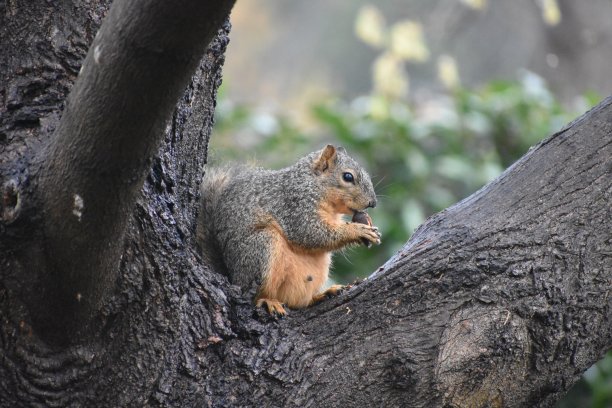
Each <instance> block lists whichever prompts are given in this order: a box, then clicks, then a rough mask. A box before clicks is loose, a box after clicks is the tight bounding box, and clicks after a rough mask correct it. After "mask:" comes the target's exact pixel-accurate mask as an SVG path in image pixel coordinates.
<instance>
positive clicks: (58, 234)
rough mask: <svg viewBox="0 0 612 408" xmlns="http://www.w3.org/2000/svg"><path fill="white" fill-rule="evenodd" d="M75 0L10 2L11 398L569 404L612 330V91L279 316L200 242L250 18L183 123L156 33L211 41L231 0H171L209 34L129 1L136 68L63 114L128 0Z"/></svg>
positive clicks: (1, 170)
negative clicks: (210, 165) (245, 291)
mask: <svg viewBox="0 0 612 408" xmlns="http://www.w3.org/2000/svg"><path fill="white" fill-rule="evenodd" d="M57 3H59V4H56V2H51V3H50V4H47V3H44V4H42V3H40V4H39V3H32V4H29V3H27V2H26V3H23V4H22V3H16V2H6V3H0V44H1V47H2V49H1V53H0V55H1V56H2V60H0V78H1V81H0V96H1V97H2V101H3V105H2V106H1V107H0V109H2V110H1V116H0V175H1V177H2V208H1V211H2V212H1V214H2V215H1V216H2V218H1V220H0V221H1V222H0V234H1V235H0V249H1V252H0V348H1V349H2V359H0V406H2V407H13V406H22V405H25V406H31V405H34V406H142V405H161V406H181V407H183V406H185V407H189V406H212V407H226V406H296V407H302V406H339V407H340V406H364V405H366V404H370V405H371V404H374V405H376V406H427V407H430V406H445V405H446V406H466V407H475V406H476V407H478V406H500V407H501V406H504V407H506V406H507V407H514V406H517V407H519V406H550V405H552V404H553V403H554V401H556V400H557V399H558V398H559V397H560V395H562V393H563V391H565V390H567V389H568V388H569V387H570V386H571V385H572V383H573V382H574V381H575V380H576V379H577V378H578V377H579V376H580V374H581V373H582V372H584V371H585V370H586V369H587V368H588V367H589V366H590V365H591V364H593V363H594V362H595V361H596V360H597V359H599V358H600V357H601V356H602V355H603V354H604V353H605V351H607V350H608V349H610V347H611V345H612V321H611V320H612V307H611V306H612V301H611V296H610V289H611V288H612V259H611V258H612V238H611V236H610V230H611V229H612V214H611V209H610V199H611V195H612V177H611V170H612V160H611V157H612V99H611V98H608V99H607V100H605V101H604V102H602V104H600V105H599V106H598V107H597V108H595V109H594V110H592V111H590V112H589V113H587V114H586V115H584V116H583V117H582V118H580V119H579V120H577V121H575V122H574V123H572V124H570V125H569V126H568V127H567V128H565V129H564V130H562V131H561V132H559V133H557V134H555V135H553V136H552V137H551V138H549V139H547V140H546V141H544V142H542V143H541V144H539V145H538V146H536V147H535V148H534V149H532V150H531V151H530V152H529V153H528V154H527V155H526V156H525V157H523V158H522V159H521V160H520V161H519V162H517V163H516V164H515V165H513V166H512V167H511V168H510V169H508V171H506V172H505V173H504V174H503V175H502V176H501V177H500V178H498V179H497V180H495V181H494V182H492V183H491V184H489V185H488V186H486V187H485V188H483V189H482V190H480V191H479V192H477V193H476V194H474V195H472V196H471V197H469V198H468V199H466V200H464V201H462V202H461V203H459V204H457V205H455V206H453V207H451V208H450V209H448V210H446V211H444V212H442V213H440V214H438V215H436V216H434V217H432V218H431V219H429V220H428V221H427V222H426V223H425V224H424V225H423V226H422V227H421V228H420V229H419V230H418V231H417V232H416V233H415V234H414V236H413V237H412V239H411V240H410V241H409V242H408V243H407V244H406V245H405V247H404V248H403V249H402V250H401V251H400V252H399V253H398V254H397V255H396V256H395V257H393V258H392V259H390V260H389V261H388V262H387V263H386V264H385V265H384V266H382V267H381V268H380V269H379V270H378V271H376V272H375V273H374V274H373V275H372V276H370V277H369V278H368V279H367V280H365V281H364V282H363V283H361V284H359V285H356V286H355V287H354V288H353V289H351V290H350V291H348V292H347V293H345V294H343V295H341V296H340V297H338V298H336V299H333V300H329V301H326V302H323V303H322V304H320V305H318V306H316V307H313V308H310V309H306V310H300V311H292V312H290V314H289V316H287V317H286V318H284V319H281V320H275V319H273V318H271V317H269V316H267V315H266V314H265V313H263V312H261V311H259V310H255V309H254V308H253V306H252V302H251V299H245V298H243V297H242V296H241V293H240V290H239V289H238V288H237V287H235V286H232V285H230V284H229V283H228V281H227V279H226V278H225V277H224V276H222V275H220V274H219V273H217V272H216V271H214V270H212V269H211V268H210V267H209V266H208V265H205V264H204V263H203V262H202V260H201V257H200V256H199V254H198V251H197V248H196V243H195V220H196V211H197V201H198V200H199V193H198V184H199V180H200V179H201V176H202V168H203V164H204V163H205V160H206V153H207V151H206V148H207V144H208V137H209V135H210V130H211V126H212V114H213V110H214V101H215V93H216V89H217V87H218V85H219V83H220V68H221V65H222V62H223V53H224V50H225V45H226V43H227V33H228V31H229V25H228V24H224V25H223V26H222V28H221V29H220V31H219V33H218V35H217V36H216V37H215V39H214V40H213V41H212V43H211V44H210V46H209V47H208V50H207V52H206V53H205V54H204V57H203V59H202V60H201V62H200V64H199V66H198V67H197V68H195V73H193V75H192V77H191V83H190V84H189V85H188V86H187V90H186V92H185V94H184V95H183V97H182V98H181V99H180V101H179V102H178V106H177V107H176V109H175V110H174V113H173V114H172V115H171V119H170V121H169V122H168V124H167V125H166V126H165V132H164V124H165V122H164V120H165V118H166V117H168V116H169V115H170V114H171V112H172V106H173V102H168V101H171V100H172V99H173V98H176V96H177V94H176V90H177V89H180V88H181V87H182V86H183V85H181V80H180V78H184V79H183V80H186V78H187V76H188V75H189V72H187V71H181V72H182V73H181V72H178V71H174V70H170V71H168V75H170V76H171V78H165V77H164V76H163V75H162V76H155V75H154V74H153V73H151V78H153V79H150V78H149V79H148V80H147V79H145V80H146V81H151V82H146V83H145V85H143V84H142V83H140V84H139V83H135V82H134V81H137V80H139V79H137V78H134V77H132V78H131V79H130V77H129V75H132V74H130V72H141V73H142V72H147V73H148V72H149V71H147V69H148V68H150V64H151V61H150V60H149V59H148V57H147V55H149V54H148V52H149V51H151V50H152V48H151V47H150V46H149V45H151V44H158V43H161V42H163V41H164V40H168V39H169V38H171V37H172V36H173V35H178V36H183V37H185V42H188V43H190V44H192V43H194V45H193V47H194V48H191V49H197V47H198V45H197V44H195V43H196V42H197V41H205V42H204V44H206V43H208V39H206V38H204V37H205V33H206V32H208V31H211V30H210V27H216V26H218V25H220V22H221V21H222V18H223V16H225V15H226V14H227V10H228V8H229V7H230V6H231V2H211V5H204V6H202V7H203V10H205V12H204V11H202V10H199V11H198V10H196V11H194V10H195V9H194V10H192V9H189V7H191V5H190V2H184V3H181V4H180V5H177V6H176V10H172V13H169V12H168V10H166V11H165V12H163V13H158V14H157V17H156V18H160V19H162V20H163V19H164V18H168V19H170V20H172V19H173V18H176V16H175V15H174V14H173V13H174V12H176V13H177V15H183V14H181V11H182V10H183V11H184V10H187V12H186V14H187V17H190V16H191V17H193V18H194V19H195V20H198V19H201V20H202V21H201V23H202V26H201V29H202V31H197V30H198V28H194V29H195V30H196V31H195V32H196V33H199V34H194V35H192V36H191V37H190V34H189V32H191V31H190V29H187V28H186V26H185V24H176V23H174V24H170V25H163V26H159V25H155V24H148V25H144V26H142V32H139V31H138V32H136V34H133V35H130V36H127V37H125V36H124V37H121V35H122V34H124V33H126V31H125V30H128V29H127V28H126V27H128V26H129V24H130V22H131V21H133V19H132V18H130V19H125V18H124V19H120V18H119V19H118V20H114V21H116V22H117V21H118V23H117V24H119V26H112V27H111V28H114V30H111V31H110V32H111V33H115V34H117V35H118V37H119V38H123V40H121V41H126V43H125V44H127V45H126V47H128V46H135V48H133V49H131V51H130V52H131V53H132V55H133V56H134V58H133V61H132V62H123V63H118V64H119V66H122V64H127V65H129V64H132V63H133V64H134V66H132V67H131V68H133V70H131V69H126V70H122V69H119V70H117V72H115V73H114V74H113V76H111V77H108V76H102V77H96V76H95V75H90V74H88V71H87V68H85V69H84V71H83V74H82V76H81V78H82V79H79V81H80V82H77V83H76V84H75V85H74V87H75V88H74V89H76V90H79V89H83V88H85V89H92V88H88V87H90V86H91V87H95V86H99V87H100V88H99V94H96V96H97V97H100V98H101V100H100V101H99V102H96V101H95V99H96V96H93V97H91V96H89V97H83V96H82V95H83V94H82V93H78V92H75V93H73V95H72V96H71V102H70V103H69V104H73V103H76V102H78V103H83V104H88V103H89V104H90V105H88V106H92V105H93V106H94V107H95V105H96V103H100V102H101V104H102V105H104V103H107V104H108V105H107V106H101V107H99V108H100V110H99V111H96V113H94V114H89V113H88V112H91V110H89V109H84V113H83V112H81V113H78V114H75V112H77V111H78V109H79V108H81V107H79V106H75V105H70V106H71V109H75V110H73V111H72V113H70V112H71V111H70V110H69V109H66V110H65V113H64V116H63V117H62V118H61V121H60V115H61V112H62V110H63V109H64V101H65V99H66V95H67V93H68V91H69V90H70V88H71V87H72V84H73V82H74V81H75V79H76V78H77V75H78V73H79V70H80V65H81V61H82V60H83V58H84V57H85V54H86V48H87V45H88V44H92V43H93V44H94V46H93V47H92V51H90V55H89V56H88V57H87V60H86V61H90V62H89V63H92V61H93V63H94V64H95V63H96V59H97V60H98V61H100V60H101V61H104V60H103V58H105V56H106V54H105V51H106V50H108V49H107V48H105V47H104V46H103V47H102V48H101V51H100V49H98V52H96V51H95V49H96V47H95V45H96V41H97V40H94V35H95V32H96V31H97V30H98V27H99V24H100V23H101V20H102V17H103V16H104V15H105V14H107V4H106V3H104V2H88V3H81V2H75V3H74V4H68V3H66V4H64V3H65V2H57ZM151 3H155V2H151ZM196 3H199V2H196ZM213 3H214V4H213ZM172 4H174V3H172ZM194 4H195V3H194ZM127 5H128V2H125V3H123V6H126V7H127ZM114 7H115V6H114ZM117 7H119V6H117ZM193 7H199V5H196V6H193ZM134 10H135V11H134ZM134 10H133V12H134V13H135V14H134V15H132V14H128V15H129V16H131V17H133V18H137V17H138V14H139V13H140V9H139V8H136V9H134ZM109 15H110V16H112V15H113V13H112V12H111V13H110V14H109ZM125 15H126V14H125V13H118V14H117V16H118V17H121V16H125ZM109 21H113V20H112V19H110V17H109ZM105 24H107V22H105ZM198 24H199V23H198ZM207 27H208V28H207ZM159 28H164V29H159ZM102 31H103V32H104V29H103V30H102ZM127 32H128V33H129V30H128V31H127ZM138 33H140V34H143V33H144V34H145V35H144V36H143V37H142V38H143V41H150V42H148V43H147V44H148V45H147V46H145V47H144V49H141V47H140V46H141V45H142V44H141V43H139V42H138V38H139V37H138ZM147 33H150V35H149V36H147V35H146V34H147ZM202 33H204V34H202ZM211 34H212V32H211ZM134 36H135V37H134ZM177 38H178V37H177ZM202 38H204V39H202ZM130 39H132V40H133V41H132V42H131V43H130V41H129V40H130ZM117 41H119V40H117ZM170 41H171V42H172V41H174V40H170ZM113 44H115V42H113ZM122 44H123V43H122ZM125 44H124V45H125ZM173 44H181V42H180V41H179V42H178V43H173ZM187 46H189V44H187ZM119 48H120V49H119V50H117V51H116V52H117V53H119V54H121V52H122V50H121V47H119ZM160 49H161V50H160V51H159V52H160V53H162V54H163V50H164V49H166V46H160ZM139 50H140V51H143V53H144V54H145V55H144V57H143V55H141V54H139V53H138V52H139ZM124 51H125V50H124ZM152 52H153V53H154V54H155V53H156V52H157V51H156V50H155V49H154V47H153V51H152ZM192 52H194V51H189V53H192ZM113 55H115V53H114V52H113ZM140 57H143V58H140ZM160 58H161V59H164V62H167V63H168V64H172V63H173V62H172V59H173V57H172V56H170V57H168V58H169V60H170V61H166V60H165V58H166V57H164V56H162V57H160ZM187 60H189V58H187ZM87 64H88V62H85V66H86V67H87ZM176 65H177V66H181V65H185V66H188V65H189V64H188V63H185V64H180V63H178V64H176ZM92 66H94V67H95V65H92ZM194 66H195V65H194ZM114 67H115V68H117V66H116V65H114ZM111 68H112V67H111ZM188 68H189V67H188ZM150 69H151V70H152V71H155V69H154V68H150ZM186 69H187V68H186ZM189 69H193V67H192V68H189ZM177 70H179V71H180V69H179V68H177ZM188 71H189V70H188ZM185 72H186V73H185ZM100 78H103V80H102V82H99V83H97V82H96V81H97V80H99V79H100ZM122 81H124V82H122ZM125 81H127V82H125ZM81 82H82V83H83V84H81ZM115 84H121V86H120V87H119V88H118V87H115V86H114V85H115ZM130 86H134V88H136V89H137V92H136V91H135V90H134V89H132V88H130V93H129V95H126V94H125V93H124V88H126V87H127V88H129V87H130ZM157 86H159V89H156V87H157ZM117 92H123V93H122V94H121V95H117ZM155 95H158V96H157V97H156V96H155ZM173 95H174V96H173ZM102 96H104V97H103V98H102ZM148 97H151V98H150V99H147V98H148ZM72 98H74V99H72ZM107 98H110V99H107ZM124 98H127V99H124ZM130 98H131V99H130ZM139 98H140V101H141V102H142V103H141V104H138V103H136V104H135V105H132V104H131V103H133V102H134V99H136V100H138V99H139ZM75 101H76V102H75ZM92 101H93V102H92ZM130 101H131V102H130ZM84 106H85V105H84ZM139 106H140V107H141V108H142V110H143V111H140V110H139V109H138V108H139ZM109 107H111V108H114V109H108V108H109ZM123 110H125V111H123ZM150 111H153V112H156V114H155V116H156V117H155V118H149V116H147V114H150ZM88 115H89V116H88ZM157 116H159V117H157ZM83 118H87V121H86V123H85V124H81V125H79V124H78V122H77V121H78V120H81V121H82V120H85V119H83ZM130 119H133V120H134V123H135V124H132V123H131V122H130ZM125 127H129V131H127V130H125V129H124V128H125ZM83 129H86V131H83ZM79 132H81V133H79ZM96 132H98V133H96ZM121 132H124V133H126V134H125V135H124V134H118V133H121ZM92 134H95V136H92ZM134 134H138V135H140V136H134V137H135V138H136V137H137V138H138V140H140V142H136V141H134V140H132V141H130V140H128V139H129V138H130V137H132V136H133V135H134ZM159 135H164V137H163V138H161V140H159V139H160V137H159ZM88 137H90V138H88ZM98 140H102V141H103V142H104V141H106V142H107V143H108V144H109V145H105V143H99V142H97V141H98ZM132 142H133V143H132ZM122 143H127V145H126V144H122ZM132 144H137V145H138V146H135V147H134V146H132ZM90 149H91V150H90ZM153 151H156V152H157V153H155V154H153V156H152V157H151V153H150V152H153ZM124 152H126V153H125V154H126V156H122V154H123V153H124ZM82 154H83V155H84V157H81V155H82ZM148 159H150V160H148ZM125 160H127V161H128V162H134V167H133V168H129V169H128V170H125V171H123V170H121V169H125V163H126V162H125ZM67 162H68V163H80V164H78V165H74V166H66V163H67ZM53 163H55V164H53ZM88 163H92V165H87V164H88ZM53 166H56V167H53ZM57 166H59V167H60V168H61V171H59V172H56V171H55V170H53V171H52V170H49V169H53V168H58V167H57ZM128 167H129V166H128ZM147 171H148V173H147ZM62 172H66V173H62ZM126 172H127V173H126ZM128 173H129V174H128ZM62 174H67V176H66V178H64V177H63V176H62ZM129 175H131V176H132V177H129ZM64 180H66V181H64ZM100 180H104V182H103V183H104V186H103V187H102V188H100V183H102V182H101V181H100ZM72 185H78V186H84V187H83V190H78V191H75V190H74V189H71V188H70V187H71V186H72ZM67 186H68V187H67ZM80 191H89V192H90V193H83V195H85V194H93V196H89V197H87V196H85V197H83V196H82V195H81V194H80ZM75 195H78V196H79V197H80V199H79V198H77V197H75ZM49 197H51V198H50V199H49ZM58 197H59V198H58ZM56 199H57V200H59V201H54V200H56ZM98 199H99V200H100V203H102V204H100V205H92V206H91V207H90V204H89V203H91V202H92V201H95V200H98ZM114 199H117V200H118V201H120V202H118V203H113V200H114ZM58 203H59V204H58ZM92 207H93V208H92ZM88 211H91V212H88ZM88 217H90V218H91V221H89V220H88ZM66 219H68V220H70V221H63V220H66ZM83 220H85V221H87V222H91V223H92V224H88V225H89V227H88V228H86V229H85V230H81V228H84V227H82V222H81V221H83ZM69 222H73V224H69ZM79 222H81V224H79ZM109 248H110V249H109Z"/></svg>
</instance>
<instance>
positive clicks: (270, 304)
mask: <svg viewBox="0 0 612 408" xmlns="http://www.w3.org/2000/svg"><path fill="white" fill-rule="evenodd" d="M264 305H265V307H266V309H267V310H268V313H270V314H275V315H278V316H285V315H286V314H287V311H286V310H285V308H284V307H283V304H282V303H281V302H279V301H278V300H276V299H265V298H262V299H258V300H257V303H256V306H257V307H263V306H264Z"/></svg>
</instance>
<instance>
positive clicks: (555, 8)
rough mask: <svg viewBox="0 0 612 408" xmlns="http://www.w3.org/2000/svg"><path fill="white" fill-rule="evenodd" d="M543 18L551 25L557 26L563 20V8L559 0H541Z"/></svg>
mask: <svg viewBox="0 0 612 408" xmlns="http://www.w3.org/2000/svg"><path fill="white" fill-rule="evenodd" d="M540 4H541V7H542V19H543V20H544V22H545V23H546V24H548V25H550V26H555V25H557V24H559V23H560V22H561V10H560V9H559V5H558V4H557V0H541V3H540Z"/></svg>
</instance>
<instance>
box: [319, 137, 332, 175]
mask: <svg viewBox="0 0 612 408" xmlns="http://www.w3.org/2000/svg"><path fill="white" fill-rule="evenodd" d="M335 164H336V148H335V147H334V146H333V145H330V144H328V145H327V146H325V147H324V148H323V150H321V155H319V157H318V158H317V159H316V160H315V162H314V171H315V173H316V174H321V173H323V172H324V171H325V170H327V169H329V168H330V167H333V166H334V165H335Z"/></svg>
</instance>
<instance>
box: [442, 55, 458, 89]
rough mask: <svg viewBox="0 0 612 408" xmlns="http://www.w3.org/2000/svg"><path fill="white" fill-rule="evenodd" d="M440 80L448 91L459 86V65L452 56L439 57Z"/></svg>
mask: <svg viewBox="0 0 612 408" xmlns="http://www.w3.org/2000/svg"><path fill="white" fill-rule="evenodd" d="M438 79H439V80H440V82H442V83H443V84H444V86H445V87H446V88H447V89H455V88H457V87H458V86H459V71H458V70H457V63H456V62H455V59H454V58H453V57H451V56H450V55H440V57H438Z"/></svg>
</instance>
